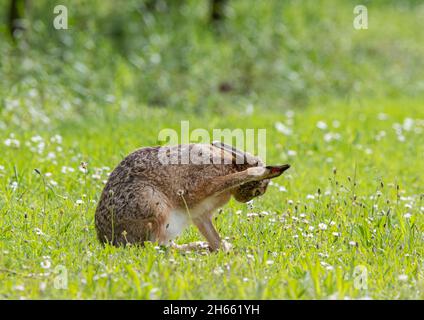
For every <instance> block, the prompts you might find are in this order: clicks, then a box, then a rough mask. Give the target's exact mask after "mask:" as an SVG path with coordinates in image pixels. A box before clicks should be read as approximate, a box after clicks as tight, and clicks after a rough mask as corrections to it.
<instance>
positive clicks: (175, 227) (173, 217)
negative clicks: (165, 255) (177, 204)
mask: <svg viewBox="0 0 424 320" xmlns="http://www.w3.org/2000/svg"><path fill="white" fill-rule="evenodd" d="M189 222H190V221H189V219H188V216H187V213H185V212H181V211H178V210H175V211H172V212H171V214H170V216H169V220H168V222H167V224H166V241H167V242H169V241H171V240H174V239H175V238H176V237H178V236H179V235H180V234H181V233H182V232H183V231H184V230H185V229H186V228H187V226H188V225H189Z"/></svg>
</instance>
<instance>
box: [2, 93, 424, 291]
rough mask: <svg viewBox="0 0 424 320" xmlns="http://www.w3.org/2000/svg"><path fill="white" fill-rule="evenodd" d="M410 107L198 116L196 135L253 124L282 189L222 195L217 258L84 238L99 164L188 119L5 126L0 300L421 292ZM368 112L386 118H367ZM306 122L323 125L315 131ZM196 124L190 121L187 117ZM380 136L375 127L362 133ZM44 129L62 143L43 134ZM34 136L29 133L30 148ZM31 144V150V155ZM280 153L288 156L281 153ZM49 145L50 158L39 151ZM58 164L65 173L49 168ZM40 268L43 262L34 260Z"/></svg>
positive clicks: (90, 229) (417, 137) (419, 128)
mask: <svg viewBox="0 0 424 320" xmlns="http://www.w3.org/2000/svg"><path fill="white" fill-rule="evenodd" d="M400 105H401V106H402V108H399V107H398V106H400ZM422 107H423V106H422V103H421V102H404V101H396V102H393V103H384V102H380V101H372V102H371V101H370V102H367V103H362V105H361V104H354V103H352V104H348V103H341V104H334V105H331V106H326V108H319V107H315V108H312V107H311V108H306V109H304V110H302V111H294V116H293V117H291V118H290V117H287V115H284V114H281V113H267V114H266V115H261V114H260V112H255V113H253V114H252V115H242V116H241V121H240V115H237V116H236V115H234V116H229V117H228V118H226V119H222V118H219V117H217V116H214V115H210V117H208V123H209V128H210V129H212V128H217V127H218V128H219V127H222V128H225V127H227V126H229V125H231V124H233V123H234V122H235V121H238V123H243V126H242V128H266V129H267V136H268V162H269V163H285V162H289V163H291V164H292V168H291V169H290V170H289V171H288V172H287V173H286V174H285V175H284V176H283V177H281V178H279V179H276V180H275V182H276V183H278V185H280V186H284V187H285V188H286V189H287V191H286V192H285V191H280V188H279V187H278V186H270V187H269V191H268V192H267V193H266V194H265V195H264V196H263V197H262V198H258V199H257V200H255V201H254V203H253V208H249V207H248V206H246V205H243V204H239V203H237V202H235V201H233V200H232V201H231V202H230V204H229V205H227V206H225V207H224V208H223V212H222V213H221V214H219V215H217V218H216V224H217V226H218V229H219V232H220V234H221V235H222V236H224V237H229V239H230V240H229V241H230V242H231V243H232V244H233V245H234V248H233V250H232V251H231V252H230V253H228V254H226V253H224V252H218V253H213V254H205V255H204V254H201V253H195V252H193V253H189V254H182V253H180V252H177V251H175V250H169V249H168V250H164V249H158V248H156V247H155V245H154V244H152V245H148V246H147V247H146V248H136V247H134V248H114V247H106V248H103V247H102V246H101V245H100V244H99V243H98V241H97V239H96V235H95V230H94V223H93V213H94V209H95V205H96V203H95V201H96V200H97V199H98V196H99V193H100V191H101V189H102V187H103V184H102V180H104V179H106V178H107V176H106V173H107V172H110V169H105V170H101V169H99V168H103V167H105V166H108V167H109V168H113V167H114V166H115V165H116V164H117V163H118V162H119V160H120V159H121V158H122V156H123V155H125V154H127V153H129V152H130V151H132V150H133V149H134V148H137V147H140V146H146V145H152V144H155V143H156V141H155V137H156V136H157V131H158V129H159V128H161V127H176V124H177V122H176V121H177V120H176V119H177V118H181V119H184V118H185V116H187V118H188V119H190V116H189V115H184V114H181V113H180V112H178V113H172V112H170V113H169V114H168V116H167V118H164V117H163V113H164V112H162V111H160V110H159V111H152V110H146V111H145V112H147V113H148V115H149V121H145V122H143V123H140V121H139V118H138V117H134V118H132V117H127V116H121V117H120V116H118V117H117V118H116V119H115V120H114V122H115V125H114V126H110V125H109V124H110V123H108V122H107V121H105V122H101V121H98V122H97V124H96V126H93V125H92V123H93V122H94V121H95V120H94V119H86V120H84V121H81V122H77V123H73V124H68V125H59V126H58V127H57V128H56V129H55V130H54V131H53V132H52V131H50V130H43V129H42V128H39V129H38V130H36V131H32V130H31V131H24V132H14V133H15V139H17V140H19V141H20V147H19V148H13V147H7V146H5V145H4V144H3V143H2V145H1V147H0V150H1V154H2V155H3V157H2V158H3V163H2V165H3V166H4V170H2V171H1V184H0V186H1V200H0V201H1V214H2V219H1V220H0V229H1V233H0V234H1V241H0V270H1V271H0V279H1V286H0V296H1V297H3V298H20V297H25V298H100V299H102V298H143V299H145V298H169V299H180V298H189V299H192V298H218V299H221V298H241V299H244V298H258V299H269V298H272V299H280V298H284V299H285V298H292V299H298V298H300V299H306V298H332V297H334V298H346V297H350V298H361V297H371V298H423V294H422V292H423V291H422V290H423V284H424V282H423V278H422V277H423V275H424V274H423V269H422V268H423V260H422V255H423V253H424V251H423V249H424V246H423V236H424V234H423V222H424V221H423V220H424V218H423V213H424V201H423V193H422V192H423V189H422V185H423V172H424V166H423V161H422V156H423V155H424V144H423V143H422V134H423V131H424V123H423V120H422V119H424V113H423V111H422V110H423V109H422ZM382 113H384V114H385V115H386V117H387V119H386V120H379V118H381V117H382V116H381V114H382ZM289 116H290V114H289ZM406 118H412V119H414V123H413V125H412V127H408V124H407V123H406V126H405V128H406V129H409V131H408V130H405V129H403V130H402V132H403V135H404V137H405V141H403V142H401V141H398V136H397V134H396V132H395V130H394V129H393V128H392V126H393V124H394V123H401V124H403V123H404V120H405V119H406ZM237 119H239V120H237ZM290 119H291V120H290ZM419 119H421V120H419ZM318 121H324V122H326V123H327V125H328V128H327V129H326V130H322V129H319V128H317V126H316V124H317V122H318ZM334 121H338V123H335V124H336V127H337V128H334V127H333V122H334ZM276 122H281V123H286V125H287V126H289V127H291V128H292V130H293V133H292V135H291V136H285V135H283V134H282V133H280V132H278V131H277V130H276V129H275V127H274V124H275V123H276ZM407 122H408V120H407ZM204 123H205V122H204V121H203V120H200V119H197V120H196V118H194V119H193V122H192V123H191V124H192V126H193V127H192V128H195V127H196V126H197V125H202V124H204ZM287 123H288V124H287ZM290 123H291V124H290ZM207 128H208V127H207ZM382 131H384V132H385V133H386V135H385V136H384V137H382V138H381V139H380V140H378V141H376V136H378V135H379V132H382ZM329 132H332V133H338V134H339V135H340V137H339V140H333V141H325V139H324V135H325V134H326V133H329ZM10 133H11V132H10ZM10 133H9V132H8V134H10ZM155 133H156V134H155ZM8 134H6V136H7V135H8ZM55 134H60V135H61V136H62V137H63V141H62V143H60V144H59V143H57V142H52V141H51V138H52V137H53V136H54V135H55ZM35 135H40V136H41V139H42V140H41V139H40V138H38V140H40V141H38V140H37V138H35V139H32V140H36V141H37V142H33V141H32V140H31V137H33V136H35ZM380 135H381V134H380ZM41 141H44V142H45V148H44V150H43V151H42V152H41V153H39V152H38V151H37V150H39V149H38V147H37V145H38V144H39V143H40V142H41ZM59 146H60V147H61V148H62V150H61V151H58V150H57V148H58V147H59ZM32 148H34V149H33V150H34V151H32ZM288 150H294V151H296V152H297V154H296V155H295V156H288V155H287V151H288ZM50 152H53V153H54V154H55V155H56V157H54V158H52V159H49V157H48V154H49V153H50ZM81 161H86V162H88V168H89V170H88V173H87V174H85V173H83V172H80V171H79V170H78V167H79V164H80V162H81ZM63 166H67V167H71V168H73V169H74V170H75V172H67V173H63V172H62V171H61V170H62V167H63ZM35 168H37V169H38V170H39V171H40V172H41V173H42V175H41V176H40V175H38V174H37V173H36V172H34V169H35ZM335 168H337V170H335ZM98 175H99V176H98ZM43 179H44V182H43ZM52 181H54V182H56V183H54V182H52ZM14 182H17V183H18V185H17V188H16V189H13V188H12V187H11V185H12V184H13V183H14ZM397 186H399V189H397ZM78 200H82V202H83V203H82V204H77V202H78ZM251 213H256V214H258V215H251ZM407 213H410V214H411V217H410V218H407V217H408V216H405V214H407ZM320 224H325V225H326V227H327V229H326V230H321V229H320V227H319V226H320ZM311 227H313V228H314V229H313V230H311V229H312V228H311ZM321 227H323V225H321ZM37 230H41V231H42V234H37ZM38 233H39V232H38ZM335 233H337V235H336V234H335ZM196 240H201V236H200V235H199V234H198V232H197V231H196V230H195V228H194V227H191V228H190V229H189V230H188V231H186V232H185V233H184V234H183V235H182V237H181V238H179V239H178V242H179V243H186V242H189V241H196ZM46 260H47V261H48V262H45V261H46ZM46 263H47V265H48V266H49V268H43V267H42V264H43V265H44V267H46ZM58 265H62V266H65V267H66V268H67V273H68V289H67V290H59V289H55V288H54V285H53V284H54V279H55V277H56V276H57V275H56V274H55V273H54V270H55V268H56V267H57V266H58ZM357 266H364V267H366V268H367V272H368V273H367V274H368V281H367V286H368V288H367V290H358V289H355V286H354V277H355V273H354V272H355V267H357ZM403 275H406V276H407V279H406V280H405V279H403V277H404V276H403ZM40 288H41V289H40Z"/></svg>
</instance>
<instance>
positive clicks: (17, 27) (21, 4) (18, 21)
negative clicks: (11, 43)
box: [9, 0, 27, 39]
mask: <svg viewBox="0 0 424 320" xmlns="http://www.w3.org/2000/svg"><path fill="white" fill-rule="evenodd" d="M26 3H27V0H11V1H10V10H9V32H10V35H11V36H12V38H13V39H15V38H16V35H17V32H20V31H24V29H25V28H24V25H23V19H24V16H25V7H26Z"/></svg>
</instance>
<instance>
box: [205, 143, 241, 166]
mask: <svg viewBox="0 0 424 320" xmlns="http://www.w3.org/2000/svg"><path fill="white" fill-rule="evenodd" d="M212 145H213V146H214V147H217V148H219V149H222V150H225V151H227V152H229V153H231V155H232V156H233V159H234V160H236V159H237V160H238V161H237V163H239V161H242V162H243V163H244V162H246V154H245V153H244V152H243V151H240V150H238V149H236V148H235V147H233V146H230V145H228V144H226V143H223V142H221V141H212Z"/></svg>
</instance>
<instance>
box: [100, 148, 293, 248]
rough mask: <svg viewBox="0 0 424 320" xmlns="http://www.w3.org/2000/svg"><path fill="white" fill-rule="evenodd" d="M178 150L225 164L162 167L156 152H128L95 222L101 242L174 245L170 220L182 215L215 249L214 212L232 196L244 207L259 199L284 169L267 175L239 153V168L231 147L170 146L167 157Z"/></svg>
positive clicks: (256, 160)
mask: <svg viewBox="0 0 424 320" xmlns="http://www.w3.org/2000/svg"><path fill="white" fill-rule="evenodd" d="M182 147H188V148H189V149H190V150H192V148H194V147H195V148H197V149H198V150H200V151H201V152H205V153H206V154H208V155H209V156H210V157H211V158H213V157H221V158H222V159H226V160H225V161H226V162H228V163H219V164H212V163H211V164H193V163H190V164H162V163H161V162H160V161H159V157H158V153H159V150H160V147H153V148H151V147H149V148H142V149H139V150H136V151H135V152H133V153H131V154H130V155H128V156H127V157H126V158H125V159H124V160H123V161H122V162H121V163H120V164H119V165H118V166H117V167H116V168H115V169H114V170H113V172H112V173H111V175H110V177H109V180H108V181H107V183H106V186H105V188H104V190H103V192H102V194H101V197H100V201H99V203H98V206H97V210H96V213H95V223H96V229H97V234H98V238H99V240H100V241H101V242H102V243H106V242H109V243H112V244H114V245H121V244H126V243H140V244H142V243H143V242H144V241H158V242H159V243H160V244H167V243H169V242H170V240H172V239H168V238H169V230H170V229H169V228H170V226H169V223H170V221H171V222H172V221H174V220H172V218H173V217H171V215H175V214H176V212H177V213H178V212H181V213H182V214H183V215H187V219H188V221H191V222H193V223H194V224H195V225H196V226H197V227H198V229H199V231H200V232H201V233H202V234H203V235H204V236H205V237H206V238H207V240H208V242H209V244H210V247H211V249H213V250H216V249H218V248H219V247H220V245H221V240H220V238H219V235H218V233H217V232H216V230H215V228H214V227H213V225H212V222H211V219H212V214H213V211H214V210H215V209H217V208H219V207H221V206H223V205H224V204H226V203H227V202H228V201H229V200H230V198H231V195H233V196H234V197H235V199H236V200H238V201H243V202H246V201H248V200H250V199H251V198H254V197H256V196H259V195H261V194H263V193H264V192H265V191H266V187H267V185H268V182H269V179H270V178H273V177H276V176H278V175H280V174H281V173H282V172H283V171H284V170H286V169H287V166H285V167H284V169H281V168H283V167H274V168H280V169H279V171H278V172H277V173H276V172H275V170H274V171H272V173H271V170H270V169H269V168H270V167H266V168H265V167H263V163H262V161H261V160H260V159H259V158H257V157H254V156H252V155H250V154H248V153H243V155H244V156H245V160H246V161H245V162H244V163H242V164H237V163H236V161H235V160H236V155H240V151H238V150H236V151H234V152H232V150H231V147H229V146H227V145H224V144H220V143H218V144H212V145H206V144H205V145H199V144H190V145H185V146H184V145H179V146H174V147H170V149H169V153H170V154H171V155H173V154H174V155H177V154H178V153H179V152H180V151H181V148H182ZM223 162H224V161H223ZM253 167H256V168H253ZM187 209H188V210H187ZM171 227H173V226H171ZM168 229H169V230H168Z"/></svg>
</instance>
